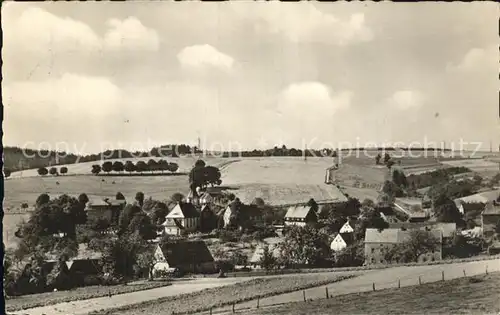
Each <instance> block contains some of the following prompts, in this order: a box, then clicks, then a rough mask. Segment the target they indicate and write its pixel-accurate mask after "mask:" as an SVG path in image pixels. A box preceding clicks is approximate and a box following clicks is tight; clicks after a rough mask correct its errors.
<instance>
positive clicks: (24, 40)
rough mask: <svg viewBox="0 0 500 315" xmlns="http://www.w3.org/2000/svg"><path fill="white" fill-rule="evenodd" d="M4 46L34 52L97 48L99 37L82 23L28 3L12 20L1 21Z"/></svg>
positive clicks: (99, 43)
mask: <svg viewBox="0 0 500 315" xmlns="http://www.w3.org/2000/svg"><path fill="white" fill-rule="evenodd" d="M2 27H3V31H4V36H5V42H4V44H8V45H6V46H7V47H9V49H10V48H14V47H12V46H15V47H19V48H20V49H22V50H27V51H33V52H47V51H48V50H50V51H58V52H72V51H89V50H96V49H100V47H101V40H100V38H99V37H98V36H97V34H96V33H95V32H94V31H93V30H92V29H91V28H90V27H89V26H88V25H87V24H85V23H83V22H80V21H76V20H73V19H70V18H61V17H58V16H56V15H53V14H51V13H49V12H47V11H44V10H42V9H40V8H36V7H29V8H27V9H26V10H24V11H23V12H22V13H21V15H20V16H19V18H18V19H17V20H16V21H15V22H14V23H5V24H4V23H2Z"/></svg>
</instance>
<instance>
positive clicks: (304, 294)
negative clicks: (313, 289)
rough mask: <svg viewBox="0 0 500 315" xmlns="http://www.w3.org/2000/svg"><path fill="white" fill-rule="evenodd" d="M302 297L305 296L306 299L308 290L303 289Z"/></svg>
mask: <svg viewBox="0 0 500 315" xmlns="http://www.w3.org/2000/svg"><path fill="white" fill-rule="evenodd" d="M302 297H303V298H304V302H305V301H306V290H303V291H302Z"/></svg>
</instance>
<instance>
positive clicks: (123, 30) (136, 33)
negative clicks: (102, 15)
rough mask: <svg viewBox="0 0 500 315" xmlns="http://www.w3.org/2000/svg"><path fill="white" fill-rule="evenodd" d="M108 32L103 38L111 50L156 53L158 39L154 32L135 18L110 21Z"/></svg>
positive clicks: (158, 44)
mask: <svg viewBox="0 0 500 315" xmlns="http://www.w3.org/2000/svg"><path fill="white" fill-rule="evenodd" d="M107 24H108V26H109V28H110V29H109V30H108V32H107V33H106V35H105V36H104V43H105V46H106V47H107V48H108V49H111V50H123V49H127V50H149V51H157V50H158V49H159V46H160V39H159V37H158V34H157V32H156V31H155V30H153V29H149V28H147V27H145V26H144V25H143V24H142V23H141V21H139V20H138V19H137V18H135V17H128V18H126V19H125V20H123V21H120V20H118V19H110V20H108V22H107Z"/></svg>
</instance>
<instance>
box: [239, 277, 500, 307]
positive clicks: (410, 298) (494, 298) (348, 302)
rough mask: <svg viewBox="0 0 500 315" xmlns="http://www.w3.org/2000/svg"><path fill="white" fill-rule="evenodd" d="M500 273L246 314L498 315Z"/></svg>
mask: <svg viewBox="0 0 500 315" xmlns="http://www.w3.org/2000/svg"><path fill="white" fill-rule="evenodd" d="M499 297H500V273H495V274H490V275H484V276H476V277H470V278H461V279H455V280H450V281H445V282H434V283H428V284H423V285H421V286H412V287H403V288H401V289H386V290H381V291H376V292H365V293H358V294H348V295H343V296H335V297H333V298H331V299H329V300H326V299H324V300H316V301H312V302H306V303H304V302H302V303H299V302H295V303H289V304H286V305H282V306H278V307H270V308H261V309H259V310H257V309H255V310H248V311H245V312H244V313H245V314H251V315H258V314H273V315H280V314H287V315H288V314H291V315H298V314H498V313H499V312H500V301H499Z"/></svg>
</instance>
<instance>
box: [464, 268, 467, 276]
mask: <svg viewBox="0 0 500 315" xmlns="http://www.w3.org/2000/svg"><path fill="white" fill-rule="evenodd" d="M464 277H467V275H466V274H465V269H464Z"/></svg>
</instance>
